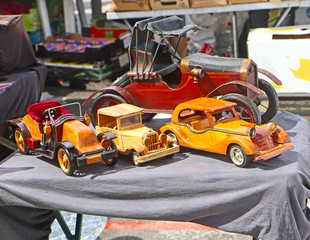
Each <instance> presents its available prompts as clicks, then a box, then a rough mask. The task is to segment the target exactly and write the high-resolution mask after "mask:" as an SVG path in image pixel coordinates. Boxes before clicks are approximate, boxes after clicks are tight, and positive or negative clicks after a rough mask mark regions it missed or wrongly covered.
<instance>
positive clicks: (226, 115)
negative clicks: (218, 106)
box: [212, 109, 238, 124]
mask: <svg viewBox="0 0 310 240" xmlns="http://www.w3.org/2000/svg"><path fill="white" fill-rule="evenodd" d="M212 118H213V121H214V122H215V124H216V123H223V122H230V121H234V120H236V119H237V118H238V117H237V116H236V112H235V111H233V110H232V109H228V110H226V111H222V112H218V113H215V114H213V115H212Z"/></svg>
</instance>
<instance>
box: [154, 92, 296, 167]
mask: <svg viewBox="0 0 310 240" xmlns="http://www.w3.org/2000/svg"><path fill="white" fill-rule="evenodd" d="M235 106H236V104H235V103H233V102H228V101H224V100H219V99H213V98H204V97H203V98H197V99H194V100H190V101H187V102H183V103H181V104H179V105H178V106H177V107H176V108H175V110H174V112H173V115H172V118H171V122H169V123H167V124H165V125H164V126H162V127H161V128H160V132H161V133H165V134H167V135H168V136H170V137H171V138H173V139H174V141H175V143H176V144H179V145H180V146H184V147H189V148H194V149H199V150H203V151H208V152H214V153H219V154H228V155H229V156H230V159H231V160H232V162H233V163H234V164H235V165H236V166H238V167H246V166H247V165H248V164H249V162H250V160H251V159H253V161H254V162H256V161H265V160H267V159H270V158H273V157H276V156H279V155H280V154H282V153H284V152H286V151H289V150H291V149H293V146H292V145H285V143H288V142H290V138H289V136H288V134H287V133H286V132H285V131H284V130H283V129H282V128H281V127H280V126H277V124H275V123H272V122H270V123H268V124H263V125H260V126H259V125H256V124H254V123H249V122H246V121H244V120H241V119H240V115H239V114H238V113H237V112H236V110H235V108H234V107H235Z"/></svg>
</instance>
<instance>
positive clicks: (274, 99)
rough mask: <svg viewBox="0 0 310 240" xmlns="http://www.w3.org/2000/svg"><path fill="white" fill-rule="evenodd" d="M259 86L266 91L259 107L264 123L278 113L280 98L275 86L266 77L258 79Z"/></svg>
mask: <svg viewBox="0 0 310 240" xmlns="http://www.w3.org/2000/svg"><path fill="white" fill-rule="evenodd" d="M258 87H259V89H260V90H261V91H263V92H264V95H263V96H261V97H260V101H259V105H258V109H259V110H260V112H261V116H262V123H267V122H269V121H270V120H271V119H272V118H273V117H274V116H275V115H276V113H277V111H278V108H279V98H278V94H277V92H276V90H275V89H274V88H273V86H272V85H271V84H270V83H269V82H267V81H266V80H264V79H258Z"/></svg>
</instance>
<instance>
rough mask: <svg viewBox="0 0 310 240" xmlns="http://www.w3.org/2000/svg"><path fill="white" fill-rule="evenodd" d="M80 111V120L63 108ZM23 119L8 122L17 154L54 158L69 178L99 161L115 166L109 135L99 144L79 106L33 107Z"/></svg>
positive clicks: (47, 104) (43, 104) (44, 104)
mask: <svg viewBox="0 0 310 240" xmlns="http://www.w3.org/2000/svg"><path fill="white" fill-rule="evenodd" d="M69 106H70V107H71V108H72V106H73V107H76V108H79V112H80V116H77V115H75V114H72V113H70V112H69V111H68V110H66V107H69ZM27 112H28V114H27V115H25V116H24V117H23V118H22V119H12V120H9V121H8V123H9V126H10V128H11V130H12V132H14V138H15V141H16V144H17V146H18V148H19V150H20V151H21V152H22V153H24V154H28V153H29V152H30V151H31V152H34V153H38V154H41V155H43V156H46V157H48V158H50V159H54V158H57V159H58V162H59V165H60V167H61V169H62V171H63V172H64V173H65V174H67V175H72V174H73V172H74V170H75V168H76V167H77V166H84V165H88V164H92V163H96V162H100V161H102V160H103V161H104V162H105V163H106V164H107V165H110V166H112V165H115V164H116V162H117V150H116V146H115V144H114V142H113V139H114V138H115V137H116V136H115V135H114V134H113V133H111V132H105V133H103V134H102V136H101V139H102V140H101V142H100V141H99V140H98V139H97V137H96V135H95V133H94V131H93V130H92V129H91V128H90V127H89V126H88V125H89V124H90V118H89V117H88V115H87V113H85V115H84V117H83V116H82V115H81V106H80V104H79V103H72V104H66V105H61V104H60V103H59V102H57V101H48V102H40V103H35V104H32V105H30V106H29V107H28V109H27Z"/></svg>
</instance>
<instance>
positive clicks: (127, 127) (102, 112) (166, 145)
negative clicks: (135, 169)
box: [95, 103, 179, 166]
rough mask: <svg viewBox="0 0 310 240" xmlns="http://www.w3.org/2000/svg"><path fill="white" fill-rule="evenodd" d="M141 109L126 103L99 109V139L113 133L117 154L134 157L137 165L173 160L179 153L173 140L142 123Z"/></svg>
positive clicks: (97, 127) (97, 132)
mask: <svg viewBox="0 0 310 240" xmlns="http://www.w3.org/2000/svg"><path fill="white" fill-rule="evenodd" d="M142 110H143V109H142V108H139V107H136V106H134V105H131V104H127V103H121V104H118V105H114V106H111V107H106V108H100V109H99V110H98V120H99V121H98V125H97V126H96V127H95V129H96V134H97V136H98V137H99V138H100V136H101V134H102V133H103V132H106V131H111V132H112V133H114V134H115V135H116V136H117V138H116V139H114V141H115V144H116V146H117V150H118V152H119V153H121V154H124V155H129V154H132V158H133V162H134V164H135V165H136V166H139V165H140V163H144V162H147V161H150V160H153V159H156V158H160V157H164V156H168V157H171V156H172V155H173V154H174V153H176V152H178V151H179V146H178V145H173V141H172V139H170V138H169V137H167V135H166V134H158V132H156V131H154V130H152V129H151V128H149V127H146V126H144V125H143V124H142V119H141V112H142Z"/></svg>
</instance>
